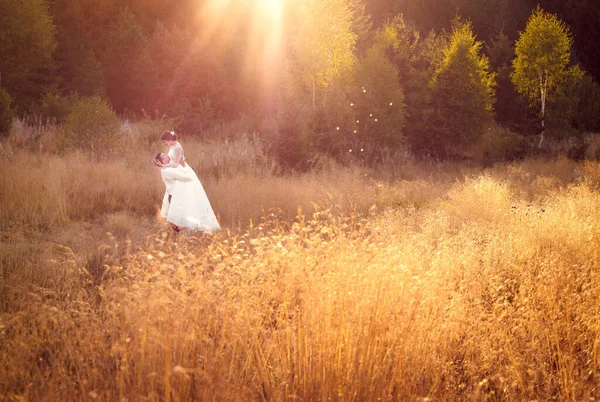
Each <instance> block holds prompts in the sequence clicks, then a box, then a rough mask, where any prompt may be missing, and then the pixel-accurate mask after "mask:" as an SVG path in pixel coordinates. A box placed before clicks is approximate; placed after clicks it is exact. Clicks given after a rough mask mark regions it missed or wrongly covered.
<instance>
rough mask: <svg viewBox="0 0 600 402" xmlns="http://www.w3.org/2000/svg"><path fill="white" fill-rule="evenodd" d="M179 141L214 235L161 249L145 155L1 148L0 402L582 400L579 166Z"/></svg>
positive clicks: (599, 359)
mask: <svg viewBox="0 0 600 402" xmlns="http://www.w3.org/2000/svg"><path fill="white" fill-rule="evenodd" d="M13 141H15V140H14V139H13ZM20 145H23V144H20ZM183 145H184V147H185V149H186V155H187V157H188V160H189V161H190V162H191V163H192V165H193V166H194V167H195V169H196V171H197V172H198V173H199V176H200V178H201V180H202V181H203V184H204V185H205V188H206V191H207V193H208V195H209V198H210V199H211V202H212V204H213V207H214V209H215V212H216V213H217V214H218V215H219V218H220V221H221V223H222V226H223V227H224V228H225V230H223V231H222V232H219V233H217V234H215V235H212V236H197V235H194V234H191V235H190V234H182V235H180V236H179V238H178V239H176V241H175V242H173V241H168V240H167V227H166V225H165V224H164V223H163V222H160V220H159V219H158V218H157V217H156V213H157V209H158V206H159V205H158V203H159V201H160V199H161V194H162V192H163V191H164V190H163V184H162V182H161V181H160V177H159V175H158V173H157V171H156V170H154V168H152V167H151V166H150V163H149V162H148V160H149V159H150V158H151V157H152V155H153V152H154V153H155V152H156V151H158V149H154V148H152V146H148V147H146V148H144V147H141V146H139V147H138V148H137V151H135V152H134V153H132V154H128V155H124V156H123V157H121V158H115V159H112V160H110V161H104V162H97V163H94V164H91V163H89V161H88V159H87V158H86V157H85V156H84V155H79V154H76V153H69V154H66V155H62V156H57V155H55V154H53V153H50V152H42V151H40V150H32V149H29V150H26V149H25V148H27V147H25V146H22V147H21V150H18V151H17V150H16V149H17V148H16V145H15V143H10V142H8V143H5V144H4V145H3V146H4V150H3V157H4V159H3V162H2V164H1V165H0V189H1V192H0V205H2V208H0V236H1V239H2V242H1V244H0V263H1V268H0V270H1V271H0V400H7V401H75V400H82V401H130V402H133V401H267V400H268V401H271V400H277V401H428V400H430V401H455V400H465V401H495V400H519V401H521V400H538V401H542V400H597V399H598V398H599V397H600V391H599V390H598V385H599V384H600V356H599V352H600V350H599V346H600V345H599V342H600V275H599V273H600V220H599V219H598V216H599V214H600V185H599V179H600V165H598V163H596V162H584V163H575V162H572V161H569V160H566V159H557V160H552V161H542V160H526V161H522V162H516V163H511V164H504V165H497V166H494V167H491V168H488V169H480V168H476V167H467V166H460V165H453V164H429V163H424V162H415V161H410V160H406V161H403V162H402V163H398V164H395V165H390V166H385V167H382V168H381V169H379V170H377V171H375V170H370V169H366V168H362V167H359V166H354V167H352V166H350V167H341V166H339V165H336V164H334V163H327V164H324V165H323V166H322V167H321V168H320V169H319V170H318V171H315V172H311V173H306V174H294V175H291V174H280V172H278V171H277V169H276V167H274V166H273V165H272V164H270V163H269V161H268V158H266V157H265V156H264V155H263V154H262V153H261V151H260V150H259V148H257V147H256V146H254V145H253V140H252V139H246V140H245V141H242V142H235V143H221V144H216V143H196V142H193V141H191V140H190V141H187V142H183Z"/></svg>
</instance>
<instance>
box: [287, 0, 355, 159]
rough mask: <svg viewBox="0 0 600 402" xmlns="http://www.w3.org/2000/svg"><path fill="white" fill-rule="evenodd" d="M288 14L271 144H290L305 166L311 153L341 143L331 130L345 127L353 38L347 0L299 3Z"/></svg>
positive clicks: (335, 148)
mask: <svg viewBox="0 0 600 402" xmlns="http://www.w3.org/2000/svg"><path fill="white" fill-rule="evenodd" d="M294 11H295V12H294V18H295V20H294V21H293V27H292V29H291V31H292V38H291V41H290V50H289V54H290V56H289V59H288V61H287V68H286V71H285V74H284V79H283V88H282V91H280V94H279V106H278V117H279V121H280V129H281V131H282V133H281V134H282V138H280V139H279V140H277V141H278V149H284V150H286V149H289V148H290V147H288V144H287V143H288V142H289V141H292V140H293V141H294V144H295V145H294V146H293V147H294V148H296V149H301V150H302V151H301V152H302V154H301V155H299V156H298V157H297V158H295V160H298V161H299V163H300V164H301V165H304V166H308V165H310V163H311V162H310V160H312V159H313V158H312V156H311V154H313V155H314V154H316V153H328V154H337V153H339V152H340V151H341V149H342V145H343V142H344V139H343V138H342V137H341V136H340V132H339V131H340V130H337V129H336V127H348V128H349V127H350V125H351V122H352V119H351V117H350V116H351V115H352V110H351V109H350V108H349V107H348V105H349V104H350V103H351V101H350V100H349V98H348V94H349V93H350V92H351V91H352V89H353V88H354V86H353V85H354V82H353V80H354V68H355V66H356V56H355V55H354V50H355V44H356V39H357V35H356V34H355V33H354V32H353V31H352V23H353V11H352V9H351V8H350V6H349V3H348V0H302V1H300V2H297V3H296V8H295V9H294ZM296 144H297V145H296Z"/></svg>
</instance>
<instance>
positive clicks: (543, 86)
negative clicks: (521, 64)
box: [538, 74, 548, 148]
mask: <svg viewBox="0 0 600 402" xmlns="http://www.w3.org/2000/svg"><path fill="white" fill-rule="evenodd" d="M547 91H548V75H547V74H546V76H545V77H544V79H543V81H542V77H541V76H540V98H541V103H542V110H541V113H540V114H541V116H542V132H541V133H540V142H539V144H538V148H541V147H542V143H543V142H544V131H546V126H545V124H544V119H545V117H546V93H547Z"/></svg>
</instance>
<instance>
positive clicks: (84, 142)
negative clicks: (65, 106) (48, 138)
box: [64, 96, 121, 158]
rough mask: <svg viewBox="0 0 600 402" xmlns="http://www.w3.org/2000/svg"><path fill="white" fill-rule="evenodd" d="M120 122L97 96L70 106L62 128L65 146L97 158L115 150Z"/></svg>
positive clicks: (106, 104)
mask: <svg viewBox="0 0 600 402" xmlns="http://www.w3.org/2000/svg"><path fill="white" fill-rule="evenodd" d="M120 127H121V122H120V120H119V117H118V116H117V114H116V113H115V112H114V110H113V109H112V108H111V107H110V106H109V105H108V103H106V101H105V100H104V99H102V98H100V97H98V96H94V97H90V98H83V99H81V100H79V101H78V102H77V103H75V105H74V106H73V110H72V111H71V113H70V114H69V116H68V117H67V120H66V122H65V127H64V139H65V140H66V141H67V145H68V146H69V147H70V146H73V147H75V148H78V149H81V150H83V151H85V152H88V153H90V154H91V156H92V158H94V157H96V156H106V155H108V154H109V153H112V152H113V151H114V150H116V149H117V148H118V142H119V141H118V140H119V138H118V134H119V131H120Z"/></svg>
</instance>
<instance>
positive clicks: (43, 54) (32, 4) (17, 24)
mask: <svg viewBox="0 0 600 402" xmlns="http://www.w3.org/2000/svg"><path fill="white" fill-rule="evenodd" d="M0 27H2V34H0V55H2V56H1V57H0V85H1V86H2V87H3V88H5V89H6V90H7V91H8V92H9V93H10V94H11V96H12V98H13V104H14V105H13V108H14V109H16V110H18V111H19V112H20V113H23V112H26V111H27V110H28V109H29V108H30V107H31V106H32V105H33V103H34V102H35V100H36V99H37V97H38V96H39V92H40V91H39V89H38V88H39V85H40V83H41V82H44V80H45V75H47V72H48V70H49V69H50V68H51V67H52V54H53V52H54V49H55V48H56V40H55V32H56V27H55V26H54V24H53V22H52V16H51V15H50V13H49V10H48V3H47V1H46V0H29V1H22V0H3V2H2V5H0Z"/></svg>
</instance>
